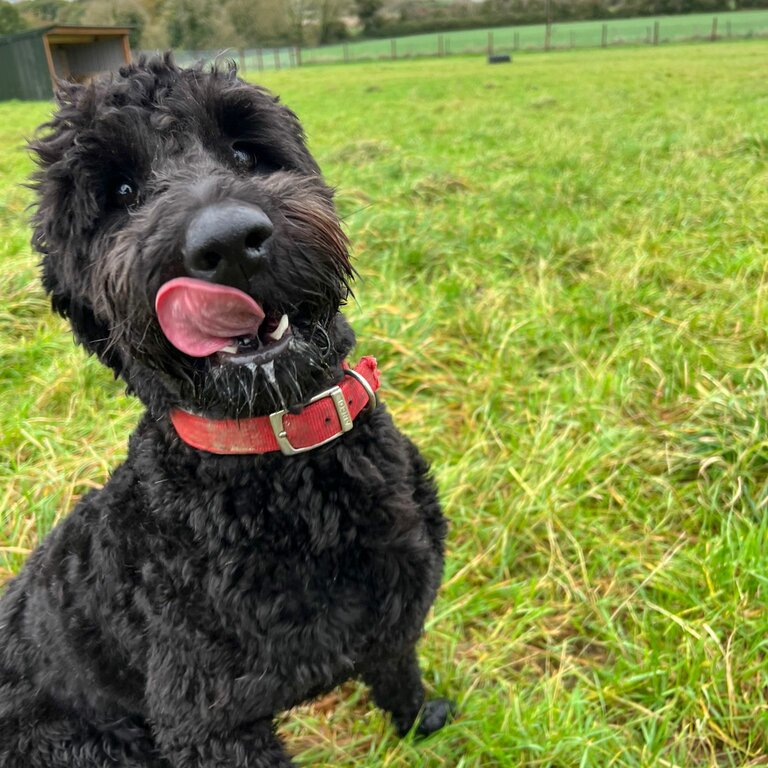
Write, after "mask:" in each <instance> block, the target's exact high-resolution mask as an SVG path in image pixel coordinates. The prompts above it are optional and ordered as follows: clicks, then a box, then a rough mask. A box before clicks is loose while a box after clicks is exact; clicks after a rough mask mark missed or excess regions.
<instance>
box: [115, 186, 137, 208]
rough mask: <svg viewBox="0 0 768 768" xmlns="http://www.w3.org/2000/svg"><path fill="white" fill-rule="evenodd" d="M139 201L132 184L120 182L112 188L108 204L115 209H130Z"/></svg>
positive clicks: (135, 188)
mask: <svg viewBox="0 0 768 768" xmlns="http://www.w3.org/2000/svg"><path fill="white" fill-rule="evenodd" d="M138 199H139V190H138V189H137V187H136V186H135V185H134V184H131V183H129V182H127V181H120V182H118V183H117V184H115V185H114V186H113V187H112V193H111V195H110V203H111V204H112V205H113V206H115V207H116V208H130V207H131V206H132V205H135V204H136V203H137V202H138Z"/></svg>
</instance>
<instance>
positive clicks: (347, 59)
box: [344, 43, 349, 63]
mask: <svg viewBox="0 0 768 768" xmlns="http://www.w3.org/2000/svg"><path fill="white" fill-rule="evenodd" d="M344 61H345V62H347V63H348V62H349V43H344Z"/></svg>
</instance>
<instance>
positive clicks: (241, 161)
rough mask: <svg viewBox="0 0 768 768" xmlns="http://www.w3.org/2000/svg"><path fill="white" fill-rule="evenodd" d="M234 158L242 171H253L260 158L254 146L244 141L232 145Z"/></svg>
mask: <svg viewBox="0 0 768 768" xmlns="http://www.w3.org/2000/svg"><path fill="white" fill-rule="evenodd" d="M232 159H233V160H234V161H235V165H236V166H237V168H238V169H239V170H241V171H253V170H255V169H256V166H257V165H258V159H257V158H256V153H255V152H254V151H253V148H252V147H249V146H248V145H247V144H243V143H242V142H237V144H233V145H232Z"/></svg>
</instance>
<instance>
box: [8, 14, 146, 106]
mask: <svg viewBox="0 0 768 768" xmlns="http://www.w3.org/2000/svg"><path fill="white" fill-rule="evenodd" d="M130 31H131V30H130V28H129V27H74V26H72V27H70V26H64V25H60V24H57V25H55V26H50V27H41V28H40V29H32V30H29V31H27V32H19V33H18V34H15V35H5V36H2V37H0V100H5V99H50V98H51V97H52V96H53V88H54V79H55V78H61V79H63V80H77V81H79V82H82V81H85V80H88V79H89V78H91V77H93V76H94V75H98V74H101V73H102V72H108V71H110V70H115V69H117V68H118V67H121V66H122V65H123V64H128V63H129V62H130V60H131V48H130V46H129V44H128V34H129V32H130Z"/></svg>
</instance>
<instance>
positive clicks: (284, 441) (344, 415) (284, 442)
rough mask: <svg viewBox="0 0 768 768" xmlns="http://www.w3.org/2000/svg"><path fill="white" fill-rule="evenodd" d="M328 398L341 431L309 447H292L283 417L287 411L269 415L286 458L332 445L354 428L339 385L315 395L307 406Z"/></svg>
mask: <svg viewBox="0 0 768 768" xmlns="http://www.w3.org/2000/svg"><path fill="white" fill-rule="evenodd" d="M326 397H330V398H331V400H332V401H333V405H334V407H335V408H336V414H337V415H338V417H339V424H340V425H341V429H340V430H339V431H338V432H336V433H335V434H333V435H331V436H330V437H328V438H326V439H325V440H323V441H322V442H320V443H314V444H313V445H308V446H306V447H305V448H296V447H295V446H293V445H291V441H290V440H289V439H288V433H287V432H286V431H285V426H284V424H283V417H284V416H285V413H286V412H285V410H280V411H275V412H274V413H270V414H269V423H270V426H271V427H272V431H273V432H274V433H275V439H276V440H277V444H278V445H279V446H280V450H281V451H282V453H283V454H284V455H285V456H295V455H296V454H297V453H305V452H306V451H311V450H312V449H313V448H319V447H320V446H321V445H325V444H326V443H330V442H331V440H335V439H336V438H337V437H341V436H342V435H343V434H344V433H345V432H349V430H350V429H352V427H353V426H354V424H353V422H352V415H351V414H350V412H349V408H347V401H346V400H345V399H344V393H343V392H342V391H341V387H339V386H338V385H336V386H333V387H331V388H330V389H326V390H325V391H324V392H320V393H319V394H317V395H315V396H314V397H313V398H312V399H311V400H310V401H309V402H308V403H307V405H311V404H312V403H316V402H317V401H318V400H322V399H323V398H326Z"/></svg>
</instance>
